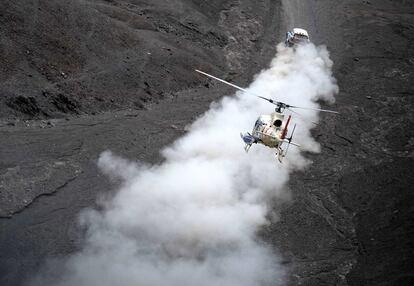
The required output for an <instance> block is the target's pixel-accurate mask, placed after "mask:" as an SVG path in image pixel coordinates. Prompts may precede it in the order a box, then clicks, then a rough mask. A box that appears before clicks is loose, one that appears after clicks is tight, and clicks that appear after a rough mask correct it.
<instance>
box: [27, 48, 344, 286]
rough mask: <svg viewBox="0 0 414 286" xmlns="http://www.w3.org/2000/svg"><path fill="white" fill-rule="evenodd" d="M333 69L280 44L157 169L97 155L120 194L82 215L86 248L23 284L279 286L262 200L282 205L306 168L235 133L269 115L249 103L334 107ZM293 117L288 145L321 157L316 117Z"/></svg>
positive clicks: (305, 51) (296, 156)
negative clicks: (264, 236)
mask: <svg viewBox="0 0 414 286" xmlns="http://www.w3.org/2000/svg"><path fill="white" fill-rule="evenodd" d="M331 67H332V62H331V60H330V59H329V54H328V52H327V50H326V48H325V47H323V46H320V47H315V46H314V45H312V44H309V45H307V46H304V47H299V48H298V49H296V50H293V49H289V48H285V47H284V46H283V44H280V45H279V46H278V48H277V54H276V56H275V58H274V59H273V60H272V62H271V64H270V67H269V68H268V69H265V70H263V71H262V72H260V73H259V74H258V75H257V76H255V78H254V81H253V82H252V84H251V85H250V86H249V87H248V88H247V91H246V92H238V93H236V94H235V95H233V96H227V97H224V98H223V99H222V100H221V101H220V102H218V103H214V104H212V106H211V108H210V110H209V111H208V112H206V113H205V114H204V115H202V116H201V117H200V118H199V119H198V120H196V121H195V122H194V123H193V124H192V125H191V127H190V128H189V132H188V133H187V134H186V135H185V136H183V137H182V138H180V139H178V140H177V141H176V142H175V143H173V144H172V145H171V146H169V147H168V148H166V149H165V150H163V151H162V155H163V157H164V158H165V160H164V162H163V163H162V164H160V165H155V166H150V165H145V164H142V165H140V164H137V163H133V162H131V161H128V160H126V159H123V158H120V157H118V156H116V155H114V154H112V153H111V152H109V151H107V152H104V153H103V154H101V156H100V158H99V163H98V164H99V167H100V169H101V170H102V171H103V172H104V173H105V174H107V175H109V176H111V177H113V178H118V180H121V181H122V186H121V188H120V189H119V191H118V192H117V193H116V194H115V195H114V198H112V199H111V200H109V201H106V202H104V203H102V209H103V210H100V211H95V210H89V211H87V212H84V213H83V214H82V215H81V223H82V225H83V226H85V228H86V229H87V233H86V238H85V241H86V242H85V245H84V246H83V249H82V250H81V251H80V252H78V253H76V254H73V255H71V256H70V257H68V258H66V259H65V260H63V261H62V260H61V261H59V262H56V261H55V262H51V263H49V264H48V266H46V267H45V270H44V271H42V272H41V273H40V274H39V275H37V276H36V277H35V278H33V280H32V282H31V283H30V284H31V285H61V286H63V285H89V286H91V285H100V286H106V285H108V286H109V285H145V286H152V285H154V286H159V285H170V286H179V285H180V286H182V285H201V286H203V285H206V286H207V285H208V286H210V285H237V286H243V285H246V286H247V285H249V286H251V285H283V284H284V280H285V279H284V275H285V271H284V269H283V267H282V266H281V264H280V258H279V257H278V255H277V254H276V253H275V250H274V248H272V247H271V246H269V245H266V244H265V243H263V242H262V241H261V240H260V239H259V238H258V237H257V231H258V230H259V229H260V227H262V226H264V225H266V224H267V223H269V222H268V214H269V212H272V213H275V212H276V213H277V210H274V209H269V202H270V201H271V200H279V201H285V200H287V199H288V198H289V193H288V191H287V190H286V187H285V186H286V183H287V182H288V180H289V173H290V172H292V171H293V170H298V169H302V168H304V167H306V166H307V165H308V164H309V163H310V162H308V161H307V159H305V158H304V157H303V156H302V155H301V153H300V150H299V149H298V148H296V147H290V150H289V154H288V156H287V157H286V158H285V160H284V162H283V164H280V163H278V162H277V159H276V157H275V155H274V153H275V150H272V149H269V148H267V147H265V146H263V145H253V146H252V148H251V149H250V152H249V153H248V154H246V153H245V151H244V149H243V142H242V140H241V139H240V137H239V132H240V131H251V128H252V126H253V123H254V122H255V120H256V118H257V117H258V116H259V115H260V114H267V113H270V112H272V111H273V107H272V105H270V104H269V103H267V102H265V101H263V100H261V99H259V98H257V97H256V96H255V95H261V96H264V97H268V98H272V99H276V100H279V101H282V102H286V103H288V104H291V105H297V106H303V107H314V108H318V107H319V106H318V104H317V103H316V101H317V100H325V101H328V102H332V101H333V100H334V97H333V96H334V94H335V93H336V92H337V90H338V87H337V85H336V82H335V79H334V78H333V77H332V74H331ZM218 76H220V75H218ZM287 113H289V112H287ZM300 113H301V115H302V116H301V117H298V116H296V115H294V116H293V118H294V122H293V123H298V127H297V129H296V133H295V135H296V136H295V138H294V139H295V141H296V142H298V143H300V144H301V145H302V147H301V149H302V150H306V151H310V152H319V145H318V143H317V142H316V141H315V140H314V139H313V138H312V137H311V134H310V130H311V128H312V127H313V126H314V125H313V124H312V123H311V122H312V121H313V122H315V121H318V113H317V112H316V111H311V110H303V111H300ZM276 247H277V246H276Z"/></svg>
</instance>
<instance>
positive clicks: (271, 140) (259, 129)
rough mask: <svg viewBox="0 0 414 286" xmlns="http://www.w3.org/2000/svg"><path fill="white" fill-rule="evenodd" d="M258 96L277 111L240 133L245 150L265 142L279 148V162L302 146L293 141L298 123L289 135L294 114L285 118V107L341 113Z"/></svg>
mask: <svg viewBox="0 0 414 286" xmlns="http://www.w3.org/2000/svg"><path fill="white" fill-rule="evenodd" d="M195 71H196V72H198V73H200V74H203V75H205V76H208V77H210V78H213V79H215V80H218V81H220V82H222V83H225V84H227V85H230V86H232V87H234V88H236V89H239V90H241V91H246V89H244V88H242V87H239V86H237V85H235V84H232V83H230V82H227V81H225V80H223V79H221V78H218V77H215V76H213V75H210V74H208V73H205V72H203V71H200V70H195ZM256 96H257V97H259V98H261V99H264V100H266V101H268V102H270V103H272V104H274V105H276V108H275V112H272V113H271V114H264V115H260V116H259V118H258V119H257V120H256V123H255V124H254V127H253V131H252V133H249V132H246V133H240V137H241V138H242V140H243V142H244V143H245V146H244V150H245V151H246V152H249V150H250V147H251V146H252V144H257V143H259V144H263V145H265V146H267V147H269V148H276V150H277V151H276V156H277V158H278V160H279V162H282V160H283V158H284V157H285V156H286V154H287V151H288V150H289V146H290V145H294V146H297V147H300V145H299V144H298V143H295V142H292V138H293V134H294V132H295V129H296V124H295V125H294V127H293V130H292V133H291V134H290V136H287V135H288V126H289V123H290V120H291V118H292V116H291V115H289V116H288V118H287V120H285V115H284V114H283V112H284V110H285V109H288V110H289V111H291V112H293V113H296V112H295V111H293V110H291V109H292V108H300V109H310V110H316V111H321V112H329V113H339V112H337V111H333V110H327V109H319V108H309V107H299V106H293V105H289V104H286V103H283V102H280V101H274V100H272V99H270V98H266V97H263V96H258V95H256ZM283 143H286V144H287V147H286V149H285V150H283V149H282V145H283Z"/></svg>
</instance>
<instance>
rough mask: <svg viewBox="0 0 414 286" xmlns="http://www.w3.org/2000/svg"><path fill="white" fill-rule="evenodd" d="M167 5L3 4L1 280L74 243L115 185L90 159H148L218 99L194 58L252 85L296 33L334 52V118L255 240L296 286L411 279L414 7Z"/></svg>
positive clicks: (382, 0) (21, 274)
mask: <svg viewBox="0 0 414 286" xmlns="http://www.w3.org/2000/svg"><path fill="white" fill-rule="evenodd" d="M173 2H174V5H173V4H168V3H170V2H167V1H132V0H130V1H116V0H114V1H29V2H27V3H26V2H25V3H23V2H22V1H8V0H7V1H2V3H1V4H0V23H1V25H0V32H1V34H0V35H1V42H0V50H1V54H0V62H1V68H0V79H1V81H0V92H1V95H2V96H1V97H0V117H1V122H0V123H1V124H0V158H1V160H0V178H1V185H0V203H1V204H0V212H1V213H0V215H1V216H2V217H3V218H2V219H1V220H0V229H1V232H0V259H1V261H0V262H1V263H0V284H1V285H20V284H21V283H22V281H23V280H24V278H25V276H26V275H28V276H30V275H31V273H32V272H33V271H36V269H37V268H38V267H39V264H40V263H42V262H43V261H44V259H45V258H46V257H49V258H50V257H59V256H64V255H67V254H69V253H72V252H73V251H75V250H76V249H77V248H78V246H79V244H80V243H81V240H82V239H81V236H82V232H81V230H79V229H78V227H77V222H76V217H77V213H78V212H79V211H80V210H82V209H83V208H84V207H87V206H92V205H93V204H94V202H95V200H96V196H97V194H98V193H102V192H104V191H105V190H109V189H110V188H111V187H110V185H109V182H108V181H107V180H106V179H105V178H104V177H103V176H102V175H101V174H100V173H99V172H98V171H97V169H96V164H95V160H96V158H97V156H98V155H99V154H100V152H102V151H104V150H106V149H108V148H109V149H111V150H113V151H115V152H117V153H118V154H122V155H125V156H126V157H129V158H133V157H136V158H138V159H140V160H144V161H148V162H157V161H158V160H159V157H158V155H157V153H158V150H159V149H160V148H161V147H162V146H165V145H166V144H168V143H170V142H171V141H172V140H173V139H174V138H177V137H178V136H180V135H181V134H182V132H184V131H183V130H184V127H185V125H186V124H187V123H189V122H191V121H192V120H193V119H194V117H195V116H197V115H198V114H200V113H202V112H203V111H204V110H206V109H207V108H208V105H209V103H210V102H211V101H212V100H214V99H217V98H219V97H220V96H221V95H223V94H225V93H226V91H225V90H224V88H223V87H222V86H216V85H212V84H211V83H208V84H207V86H204V84H206V83H207V82H206V81H205V80H204V79H201V78H199V77H197V76H196V75H195V74H192V73H191V70H192V69H193V68H194V67H201V68H203V69H208V70H209V71H214V72H217V73H219V74H227V78H228V79H234V80H237V81H238V82H239V83H246V82H249V81H250V79H251V76H252V75H253V74H254V73H255V72H257V71H258V70H259V69H260V68H262V67H264V66H265V65H266V64H267V63H268V61H269V59H270V58H271V57H272V56H273V53H274V44H275V43H276V42H277V41H280V40H282V39H283V36H284V32H285V30H286V28H288V27H289V28H291V27H292V26H304V27H306V28H307V29H308V30H309V31H310V33H311V37H312V39H313V41H314V42H315V43H317V44H321V43H326V44H327V45H328V48H329V50H330V51H331V56H332V58H333V60H334V62H335V76H336V77H337V79H338V82H339V86H340V90H341V91H340V94H339V95H338V97H337V103H336V105H335V107H334V108H336V109H339V110H340V111H341V115H340V116H338V117H336V118H332V117H328V116H324V119H325V120H324V121H323V123H322V124H321V125H320V126H318V127H317V128H316V129H315V130H314V135H315V137H316V138H318V140H319V141H320V142H321V144H322V146H323V148H322V153H321V154H319V155H312V154H309V155H308V156H309V158H311V159H312V160H313V162H314V163H313V165H312V166H311V167H310V168H309V169H308V170H306V172H303V173H297V174H295V176H294V178H293V179H292V180H291V185H290V188H291V189H292V191H293V194H294V200H293V202H292V203H291V204H290V205H286V206H285V207H284V208H283V210H282V213H281V216H280V221H279V222H275V223H273V224H272V225H270V226H269V227H268V228H266V229H264V230H263V231H262V234H263V236H264V237H265V239H266V240H267V241H270V242H272V243H273V244H274V245H275V248H276V249H278V251H279V252H281V253H282V255H283V257H284V262H285V264H286V265H287V266H288V267H289V269H290V270H291V272H290V275H289V278H290V281H289V284H290V285H299V284H301V285H412V284H413V279H414V273H413V271H412V270H411V267H410V266H411V265H413V264H414V263H413V256H414V254H413V245H412V241H413V221H414V214H413V208H412V206H413V204H414V198H413V193H412V191H411V189H412V187H411V186H412V183H413V182H412V180H413V176H412V170H413V159H412V158H413V153H412V152H413V143H414V141H413V140H414V139H413V138H414V136H413V134H412V132H413V130H414V128H413V115H412V111H411V110H412V108H413V94H414V92H413V89H412V87H411V83H412V82H413V73H412V71H413V65H414V51H413V49H412V48H410V47H412V46H413V41H414V38H413V36H412V32H413V29H414V22H413V21H414V19H413V17H412V14H413V12H414V10H413V9H414V7H413V4H411V2H410V1H403V0H402V1H386V0H379V1H356V0H347V1H342V2H340V3H337V2H332V1H327V0H322V1H313V0H312V1H299V0H289V1H282V2H283V7H282V8H283V9H282V11H281V10H280V5H279V4H280V3H279V2H278V1H271V0H268V1H248V0H246V1H241V0H240V1H230V0H229V1H190V0H187V1H181V2H180V5H177V3H175V1H172V2H171V3H173ZM374 2H375V3H374ZM207 87H208V88H207ZM156 102H160V103H159V104H158V105H156V104H155V103H156ZM143 108H145V109H148V110H142V109H143Z"/></svg>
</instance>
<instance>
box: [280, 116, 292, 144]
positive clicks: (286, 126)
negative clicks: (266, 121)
mask: <svg viewBox="0 0 414 286" xmlns="http://www.w3.org/2000/svg"><path fill="white" fill-rule="evenodd" d="M291 117H292V116H291V115H289V117H288V120H287V122H286V125H285V129H283V131H282V136H280V138H282V139H285V137H286V135H287V132H288V129H287V128H288V125H289V122H290V118H291Z"/></svg>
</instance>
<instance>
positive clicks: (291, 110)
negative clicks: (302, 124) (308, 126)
mask: <svg viewBox="0 0 414 286" xmlns="http://www.w3.org/2000/svg"><path fill="white" fill-rule="evenodd" d="M287 110H289V111H290V112H292V113H295V114H296V115H297V116H299V117H300V118H302V119H305V118H304V116H303V115H302V114H300V113H299V112H296V111H294V110H293V109H290V108H288V109H287ZM310 122H311V123H312V124H314V125H319V123H316V122H313V121H310Z"/></svg>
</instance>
